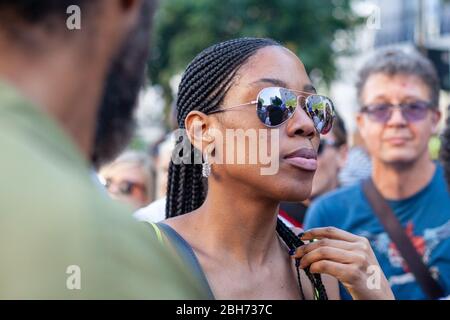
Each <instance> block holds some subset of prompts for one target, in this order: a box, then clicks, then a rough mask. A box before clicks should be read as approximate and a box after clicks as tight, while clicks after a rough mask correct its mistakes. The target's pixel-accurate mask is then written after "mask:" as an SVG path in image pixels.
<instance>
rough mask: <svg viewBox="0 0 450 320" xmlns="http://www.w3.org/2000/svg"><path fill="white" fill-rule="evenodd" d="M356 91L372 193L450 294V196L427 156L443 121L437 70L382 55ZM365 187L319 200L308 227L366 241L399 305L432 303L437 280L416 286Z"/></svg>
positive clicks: (398, 55)
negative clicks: (432, 288)
mask: <svg viewBox="0 0 450 320" xmlns="http://www.w3.org/2000/svg"><path fill="white" fill-rule="evenodd" d="M357 92H358V99H359V102H360V105H361V109H360V111H359V113H358V115H357V124H358V128H359V130H360V133H361V136H362V138H363V139H364V141H365V144H366V145H367V149H368V152H369V154H370V156H371V160H372V174H371V179H372V180H371V181H372V182H373V184H372V185H373V186H374V187H375V188H374V189H372V190H377V191H378V192H379V194H381V196H380V197H378V198H377V199H378V202H377V203H384V204H386V205H387V206H388V207H387V208H390V209H391V210H392V212H393V214H392V216H393V217H394V218H396V219H397V220H398V221H399V223H400V227H399V228H398V229H399V230H400V232H401V233H403V234H404V235H405V236H404V239H406V240H407V241H408V240H409V242H410V245H411V244H412V246H410V249H411V250H410V252H411V251H414V250H415V251H417V254H418V257H417V254H416V253H414V254H416V257H417V259H416V261H418V262H419V264H421V265H422V266H423V269H422V270H425V273H429V275H427V279H428V280H430V279H431V281H434V285H436V286H438V287H440V288H441V291H443V294H447V295H448V294H449V292H450V196H449V193H448V191H447V188H446V184H445V179H444V173H443V169H442V167H441V165H440V164H438V163H435V162H433V161H432V160H431V158H430V154H429V150H428V142H429V139H430V137H431V136H432V135H434V134H436V132H437V126H438V122H439V119H440V117H441V114H440V112H439V109H438V105H439V81H438V77H437V74H436V71H435V69H434V67H433V66H432V64H431V62H430V61H428V60H427V59H426V58H424V57H423V56H421V55H420V54H419V53H418V52H415V51H406V50H402V49H396V48H387V49H383V50H380V51H378V52H376V53H375V54H374V55H373V56H372V57H371V59H369V61H367V62H366V64H365V65H364V67H363V68H362V70H361V71H360V73H359V80H358V83H357ZM366 185H367V184H366V183H365V182H362V183H359V184H356V185H354V186H350V187H347V188H342V189H340V190H337V191H335V192H332V193H330V194H327V195H325V196H323V197H321V198H320V199H318V200H317V201H316V202H315V203H313V205H312V207H311V208H310V211H308V214H307V217H306V222H305V228H306V229H308V228H313V227H319V226H322V227H323V226H335V227H338V228H341V229H344V230H347V231H349V232H352V233H355V234H359V235H361V236H365V237H367V238H368V239H369V240H370V242H371V244H372V246H373V249H374V251H375V253H376V255H377V258H378V261H379V262H380V265H381V267H382V268H383V271H384V273H385V274H386V276H387V278H388V279H389V282H390V285H391V286H392V289H393V292H394V294H395V296H396V298H397V299H426V298H429V293H428V291H427V289H426V288H427V286H428V285H429V282H430V281H428V280H427V286H424V281H422V279H421V280H420V281H418V280H417V278H416V276H415V274H416V273H414V272H415V271H414V272H413V270H412V268H410V266H409V265H408V263H406V259H405V258H404V257H403V253H404V252H405V250H403V249H402V250H403V252H402V250H399V247H398V246H397V245H396V243H394V241H393V240H392V237H390V234H395V233H388V231H387V228H386V227H384V226H386V224H383V223H382V222H381V220H380V219H379V218H378V217H379V216H380V215H379V214H378V212H380V210H376V209H374V206H372V204H371V203H370V202H369V200H368V199H369V198H368V196H366V194H365V193H364V192H365V191H364V190H367V189H363V186H366ZM364 188H366V187H364ZM366 192H367V191H366ZM385 209H386V207H385ZM385 211H386V212H390V210H385ZM382 214H383V213H382ZM402 248H404V246H403V245H402ZM421 260H422V261H423V264H422V263H421ZM409 261H411V260H409ZM416 269H417V268H416V267H415V269H414V270H416ZM424 288H425V289H424ZM341 293H342V296H343V297H348V295H347V294H346V293H345V292H344V291H343V290H342V292H341Z"/></svg>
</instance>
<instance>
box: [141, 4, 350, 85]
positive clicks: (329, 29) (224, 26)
mask: <svg viewBox="0 0 450 320" xmlns="http://www.w3.org/2000/svg"><path fill="white" fill-rule="evenodd" d="M350 2H351V1H350V0H332V1H330V0H228V1H226V0H224V1H221V0H160V7H159V9H158V11H157V14H156V18H155V23H156V26H155V34H154V37H153V45H152V50H153V55H152V60H151V61H150V63H149V71H150V77H151V79H152V81H153V82H154V83H158V84H161V85H163V87H165V88H166V89H167V88H168V82H169V79H170V78H171V77H172V76H173V75H174V74H177V73H180V72H182V71H183V70H184V69H185V68H186V66H187V64H188V63H189V62H190V61H191V60H192V59H193V58H194V57H195V55H196V54H198V53H199V52H200V51H202V50H203V49H205V48H206V47H208V46H210V45H212V44H214V43H217V42H220V41H223V40H227V39H232V38H236V37H242V36H251V37H269V38H273V39H275V40H277V41H279V42H281V43H282V44H283V45H285V46H286V47H288V48H289V49H291V50H292V51H293V52H295V53H297V54H298V55H299V56H300V57H301V59H302V61H303V63H304V64H305V66H306V68H307V70H308V71H311V70H312V69H318V70H320V73H321V74H322V76H323V80H324V81H325V83H328V82H329V81H330V80H331V79H332V78H333V76H334V73H335V65H334V52H333V49H332V47H333V46H332V43H333V40H334V39H335V33H336V31H337V30H349V29H350V28H351V27H352V26H354V25H355V24H357V23H358V22H359V21H358V18H357V17H355V15H354V14H353V12H352V10H351V7H350Z"/></svg>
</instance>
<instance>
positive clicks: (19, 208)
mask: <svg viewBox="0 0 450 320" xmlns="http://www.w3.org/2000/svg"><path fill="white" fill-rule="evenodd" d="M24 2H26V1H25V0H17V1H14V2H0V128H1V133H2V134H1V135H0V149H1V150H2V157H1V162H0V163H1V164H2V166H1V168H2V169H0V180H1V181H4V186H3V187H1V188H0V198H1V201H0V253H1V255H2V262H1V263H0V284H1V285H0V298H1V299H11V298H13V299H14V298H16V299H17V298H18V299H42V298H44V299H93V298H96V299H98V298H100V299H120V298H124V299H184V300H191V299H308V300H327V299H354V300H359V299H365V300H367V299H395V298H396V299H416V300H419V299H443V298H445V297H447V296H449V295H450V194H449V186H448V184H450V183H449V181H450V151H449V150H450V122H449V121H450V120H448V121H447V122H448V123H447V128H446V129H445V130H444V131H443V138H442V147H441V149H442V158H441V159H440V160H436V159H433V157H432V156H431V153H430V149H429V141H430V139H431V138H432V137H433V136H436V135H438V134H439V129H440V128H439V122H440V120H441V112H440V109H439V105H440V99H439V97H440V86H439V78H438V75H437V72H436V70H435V68H434V66H433V64H432V63H431V62H430V61H429V60H428V59H427V58H426V57H424V56H423V55H422V54H421V53H420V52H418V51H415V50H410V49H403V48H396V47H389V48H384V49H380V50H377V51H375V52H373V54H372V56H371V57H370V58H369V59H368V60H367V61H366V62H365V63H364V65H363V67H362V68H361V70H360V71H359V74H358V81H357V83H356V84H355V86H356V89H357V97H358V102H359V106H360V108H359V110H358V112H357V114H356V122H357V127H358V131H357V133H355V134H354V137H353V139H350V135H351V133H350V132H348V131H347V129H346V126H345V123H344V121H343V120H342V118H341V116H340V115H339V114H338V113H337V111H336V110H335V108H334V105H333V103H332V99H331V98H329V97H327V96H324V95H321V94H319V93H318V92H316V89H315V88H314V86H313V84H312V83H311V80H310V78H309V76H308V74H307V72H306V70H305V66H304V65H303V62H302V61H301V58H300V57H298V56H297V55H296V54H295V53H293V52H292V51H290V50H289V49H288V48H287V47H285V46H283V45H282V44H280V43H278V42H276V41H275V40H272V39H267V38H251V37H249V38H238V39H232V40H228V41H225V42H220V43H216V44H214V45H212V46H211V47H209V48H205V49H204V50H203V51H202V52H200V53H198V55H197V56H196V57H195V58H194V59H193V60H192V61H191V62H190V63H189V65H187V66H186V69H185V70H184V73H183V77H182V79H181V82H180V84H179V89H178V93H177V97H176V120H177V121H176V122H177V123H176V125H175V126H174V127H173V128H171V129H172V130H173V131H172V132H169V133H168V134H167V135H166V136H165V137H164V138H163V139H162V140H161V141H160V142H159V143H158V144H156V145H154V146H151V147H149V148H148V150H145V151H135V150H125V151H124V149H126V146H127V144H128V143H129V141H130V138H131V136H132V134H133V128H134V126H133V111H134V108H135V105H136V98H137V95H138V92H139V90H140V89H141V88H142V86H143V85H144V80H145V76H144V75H145V66H146V64H147V61H148V57H149V50H148V49H149V48H148V44H149V38H150V35H151V29H152V28H151V25H152V16H153V11H154V6H155V5H154V2H153V1H151V0H140V1H139V0H128V1H123V0H109V1H98V2H94V1H87V0H71V1H65V0H60V1H53V0H43V1H41V2H40V3H39V10H38V9H37V7H33V5H30V6H25V5H23V4H24ZM69 2H70V3H71V4H72V3H73V2H74V3H76V4H77V5H79V6H81V7H82V8H83V12H84V17H85V18H84V20H83V21H84V24H83V29H82V31H77V32H74V31H71V30H68V29H67V28H57V27H50V28H49V27H48V26H55V25H56V26H57V25H58V24H65V21H64V18H65V16H64V14H65V12H66V10H65V8H66V7H67V6H68V3H69ZM4 21H8V22H7V23H3V22H4ZM293 101H295V102H293ZM318 106H320V107H318ZM255 110H256V112H255ZM340 110H341V113H342V112H345V107H344V108H340ZM180 130H181V131H182V132H183V135H181V136H180V135H176V134H175V131H180ZM230 130H233V131H239V130H243V131H245V132H265V134H266V135H267V136H268V137H269V138H273V137H275V139H271V140H270V141H266V140H264V139H262V138H261V137H259V139H257V146H256V149H257V153H258V154H259V155H260V154H261V152H264V151H261V150H266V149H267V148H265V147H266V145H264V144H266V143H267V145H268V146H269V147H270V148H269V151H270V153H271V161H276V162H277V165H278V167H277V168H278V170H277V171H276V172H275V174H262V173H261V172H263V169H264V167H265V166H266V165H267V163H262V162H261V161H260V162H257V163H250V162H246V163H235V162H234V161H225V162H223V163H221V162H215V161H214V160H215V159H217V158H221V159H223V158H227V159H229V158H228V156H229V155H230V154H229V153H230V152H231V156H232V157H237V156H238V155H239V154H242V153H243V154H244V155H245V159H251V158H252V151H251V150H250V148H249V146H248V143H247V144H246V142H248V139H244V140H242V141H238V142H237V144H235V140H234V138H233V139H232V140H230V139H225V140H223V139H220V137H227V132H229V131H230ZM350 141H351V142H352V143H350ZM274 144H276V148H275V146H274ZM235 145H237V148H231V147H230V146H235ZM240 147H242V148H240ZM230 150H231V151H230ZM225 155H226V157H225ZM233 159H234V158H233ZM180 160H181V161H180ZM446 177H447V178H448V180H446ZM74 265H75V266H77V267H78V269H79V270H80V274H79V275H78V276H79V277H81V279H82V280H81V282H80V283H79V285H78V287H75V288H74V287H73V286H69V285H68V277H69V276H71V275H70V272H69V271H68V270H72V269H71V267H72V266H74ZM374 275H375V276H376V280H375V281H374V282H373V281H372V279H373V277H374Z"/></svg>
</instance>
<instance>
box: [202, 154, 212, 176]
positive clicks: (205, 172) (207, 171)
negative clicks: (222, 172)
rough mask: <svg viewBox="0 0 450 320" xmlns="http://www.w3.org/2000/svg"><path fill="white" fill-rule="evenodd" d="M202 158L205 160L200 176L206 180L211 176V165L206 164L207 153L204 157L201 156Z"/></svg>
mask: <svg viewBox="0 0 450 320" xmlns="http://www.w3.org/2000/svg"><path fill="white" fill-rule="evenodd" d="M203 158H204V159H205V160H204V162H203V163H202V175H203V176H204V177H205V178H208V177H209V175H210V174H211V164H210V163H209V162H208V152H205V155H204V156H203Z"/></svg>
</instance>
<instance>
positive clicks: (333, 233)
mask: <svg viewBox="0 0 450 320" xmlns="http://www.w3.org/2000/svg"><path fill="white" fill-rule="evenodd" d="M323 238H328V239H335V240H343V241H348V242H358V241H361V239H362V237H360V236H357V235H354V234H352V233H350V232H347V231H344V230H341V229H338V228H335V227H325V228H315V229H310V230H308V231H305V232H304V233H303V235H302V236H301V239H302V240H313V239H323Z"/></svg>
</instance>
